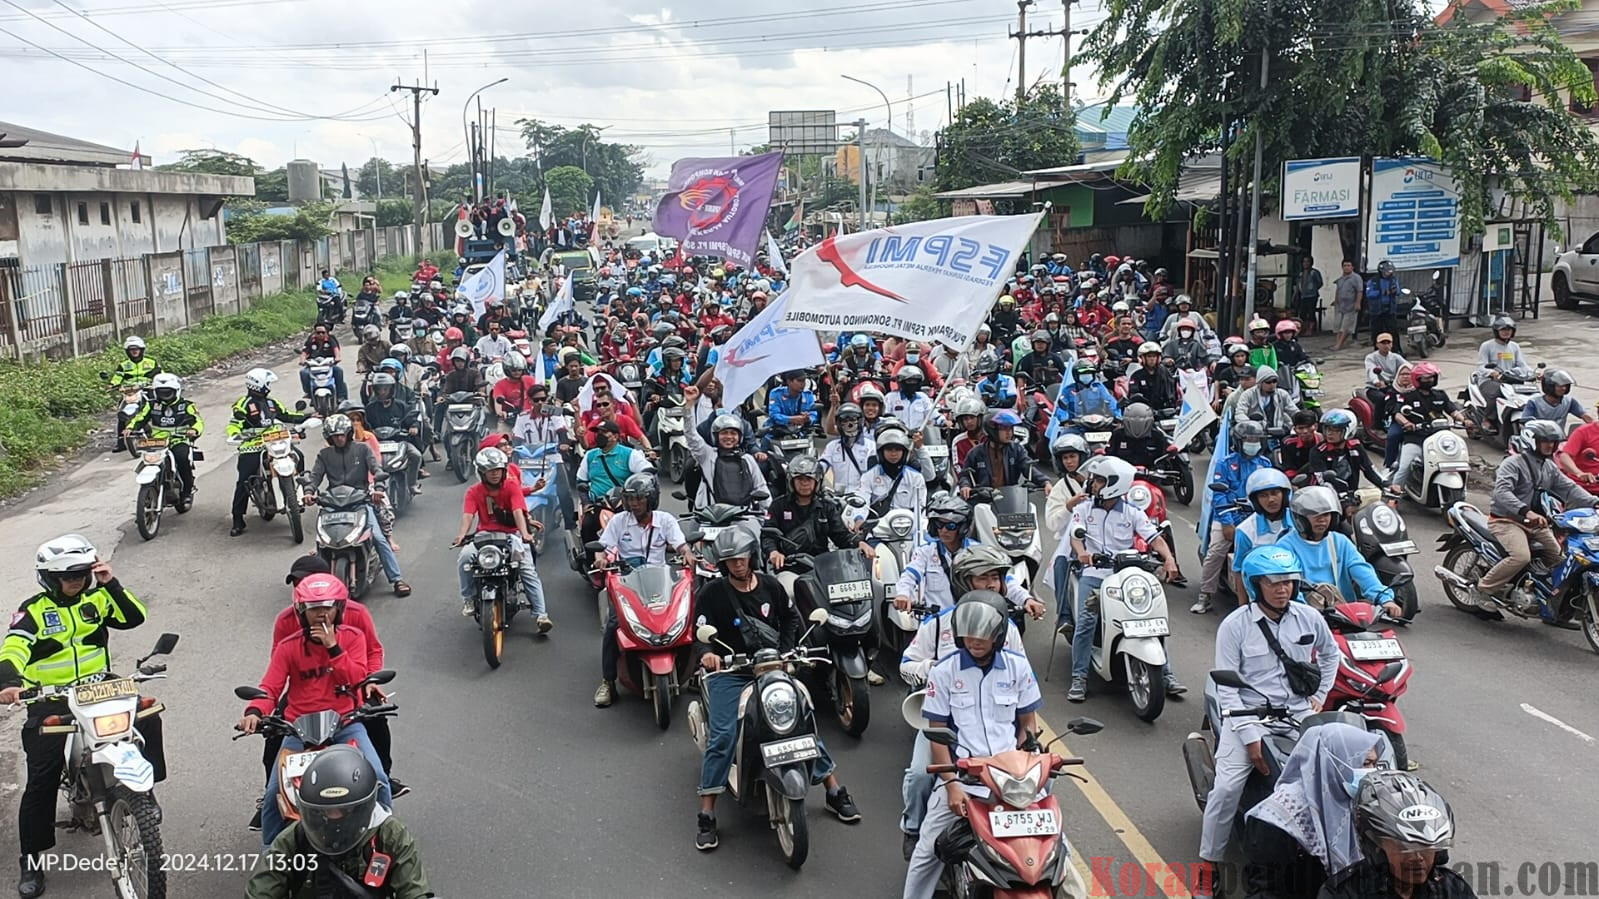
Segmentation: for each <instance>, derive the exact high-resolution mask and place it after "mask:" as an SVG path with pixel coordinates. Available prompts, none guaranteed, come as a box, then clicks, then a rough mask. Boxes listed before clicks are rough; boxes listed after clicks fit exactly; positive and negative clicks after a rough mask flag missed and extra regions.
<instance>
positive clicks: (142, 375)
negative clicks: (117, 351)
mask: <svg viewBox="0 0 1599 899" xmlns="http://www.w3.org/2000/svg"><path fill="white" fill-rule="evenodd" d="M144 351H145V346H144V338H143V337H140V336H139V335H137V334H129V335H128V338H127V339H126V340H124V341H122V353H123V355H125V356H127V358H126V359H124V360H122V361H121V362H119V363H117V367H116V369H115V370H113V371H112V372H111V376H110V377H109V378H107V379H106V383H107V384H110V385H111V387H112V388H113V389H119V388H121V387H122V385H123V384H124V383H127V384H129V385H130V386H137V387H143V386H146V385H148V384H149V383H150V380H151V379H152V378H154V377H155V376H156V375H158V374H160V373H161V366H160V365H158V364H157V363H156V361H155V360H154V359H151V358H150V357H148V356H146V355H145V352H144ZM127 429H128V422H127V419H126V418H124V417H123V414H122V412H121V410H120V408H119V409H118V411H117V444H116V447H115V448H114V449H113V452H118V453H121V452H126V451H127V448H128V445H127V442H126V441H125V440H124V439H123V437H122V432H123V431H126V430H127Z"/></svg>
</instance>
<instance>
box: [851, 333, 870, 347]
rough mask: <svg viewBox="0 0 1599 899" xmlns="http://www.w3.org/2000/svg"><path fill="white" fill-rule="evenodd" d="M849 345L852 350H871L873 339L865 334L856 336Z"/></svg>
mask: <svg viewBox="0 0 1599 899" xmlns="http://www.w3.org/2000/svg"><path fill="white" fill-rule="evenodd" d="M849 345H850V348H851V349H857V350H864V349H869V348H870V347H871V345H872V339H871V338H870V337H867V336H866V335H865V334H856V335H855V336H854V337H851V338H850V339H849Z"/></svg>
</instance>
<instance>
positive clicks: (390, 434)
mask: <svg viewBox="0 0 1599 899" xmlns="http://www.w3.org/2000/svg"><path fill="white" fill-rule="evenodd" d="M372 433H373V434H375V435H377V438H378V439H379V440H404V439H405V432H404V431H402V430H400V429H399V428H376V429H374V430H373V431H372Z"/></svg>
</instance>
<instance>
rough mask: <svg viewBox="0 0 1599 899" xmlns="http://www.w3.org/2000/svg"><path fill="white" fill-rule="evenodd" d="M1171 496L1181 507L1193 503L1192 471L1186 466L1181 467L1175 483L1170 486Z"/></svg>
mask: <svg viewBox="0 0 1599 899" xmlns="http://www.w3.org/2000/svg"><path fill="white" fill-rule="evenodd" d="M1172 495H1173V496H1175V497H1176V498H1177V501H1178V502H1180V503H1182V504H1183V505H1185V506H1186V505H1189V504H1191V503H1193V501H1194V470H1193V469H1192V468H1189V467H1188V466H1187V465H1184V466H1182V467H1181V468H1179V469H1178V472H1177V483H1176V484H1173V485H1172Z"/></svg>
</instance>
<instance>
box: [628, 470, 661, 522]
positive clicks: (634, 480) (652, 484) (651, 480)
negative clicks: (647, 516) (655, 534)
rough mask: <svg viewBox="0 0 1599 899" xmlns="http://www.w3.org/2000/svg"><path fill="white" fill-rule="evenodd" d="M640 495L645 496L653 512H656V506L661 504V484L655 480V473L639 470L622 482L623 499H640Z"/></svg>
mask: <svg viewBox="0 0 1599 899" xmlns="http://www.w3.org/2000/svg"><path fill="white" fill-rule="evenodd" d="M639 497H643V498H644V499H645V500H646V501H647V502H648V503H649V508H650V511H651V512H654V511H655V507H656V506H658V505H660V503H661V485H660V483H659V482H657V481H656V480H655V476H654V475H651V474H645V473H644V472H639V473H638V474H634V475H629V476H628V478H627V480H626V481H624V482H623V483H622V499H623V501H624V502H625V501H627V500H629V499H638V498H639Z"/></svg>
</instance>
